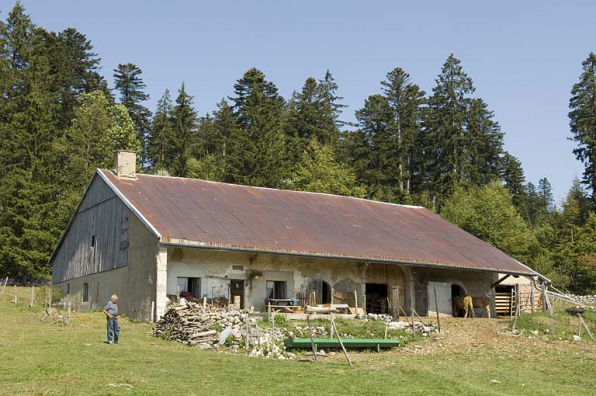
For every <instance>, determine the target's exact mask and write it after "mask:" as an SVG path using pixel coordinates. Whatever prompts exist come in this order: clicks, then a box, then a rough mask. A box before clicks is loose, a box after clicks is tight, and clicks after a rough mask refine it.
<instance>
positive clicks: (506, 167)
mask: <svg viewBox="0 0 596 396" xmlns="http://www.w3.org/2000/svg"><path fill="white" fill-rule="evenodd" d="M502 163H503V167H502V173H501V179H503V182H504V183H505V187H507V189H508V190H509V194H510V195H511V201H512V202H513V204H514V205H515V207H516V208H517V209H518V210H521V209H522V206H523V204H524V197H525V182H526V177H525V175H524V170H523V168H522V165H521V162H520V161H519V160H518V159H517V158H516V157H514V156H513V155H511V154H509V153H508V152H505V154H504V155H503V160H502Z"/></svg>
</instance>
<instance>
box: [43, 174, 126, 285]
mask: <svg viewBox="0 0 596 396" xmlns="http://www.w3.org/2000/svg"><path fill="white" fill-rule="evenodd" d="M130 216H131V213H130V210H129V209H128V207H127V206H126V205H125V204H124V203H123V202H122V201H121V200H120V199H119V198H118V197H117V196H116V194H115V193H114V192H113V191H112V190H111V189H110V188H109V187H108V186H107V185H106V183H105V182H104V181H103V180H102V179H101V178H100V177H97V176H96V177H94V179H93V182H92V184H91V186H90V187H89V189H88V190H87V193H86V195H85V197H84V198H83V201H82V202H81V205H80V206H79V208H78V210H77V212H76V214H75V217H74V219H73V223H72V224H71V226H70V229H69V230H68V231H67V234H66V235H65V237H64V240H63V241H62V244H61V246H60V247H59V250H58V252H57V253H56V256H55V259H54V262H53V281H54V283H59V282H64V281H66V280H69V279H74V278H79V277H82V276H85V275H90V274H95V273H98V272H103V271H109V270H112V269H115V268H120V267H124V266H126V265H127V264H128V250H129V249H128V243H129V242H128V238H129V219H130Z"/></svg>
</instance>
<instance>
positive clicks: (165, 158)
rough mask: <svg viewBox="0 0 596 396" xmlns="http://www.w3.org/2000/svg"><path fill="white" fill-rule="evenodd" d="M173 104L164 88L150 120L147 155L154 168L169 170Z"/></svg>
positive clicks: (171, 151) (168, 91) (172, 148)
mask: <svg viewBox="0 0 596 396" xmlns="http://www.w3.org/2000/svg"><path fill="white" fill-rule="evenodd" d="M173 112H174V106H173V104H172V99H171V97H170V90H169V89H166V91H165V92H164V94H163V96H162V97H161V98H160V99H159V101H158V102H157V109H156V111H155V115H154V116H153V120H152V122H151V128H150V136H149V145H148V156H149V161H150V162H151V164H152V166H153V168H154V169H155V170H169V169H170V168H171V167H172V164H173V158H174V151H175V141H176V139H175V136H174V121H173V116H174V114H173Z"/></svg>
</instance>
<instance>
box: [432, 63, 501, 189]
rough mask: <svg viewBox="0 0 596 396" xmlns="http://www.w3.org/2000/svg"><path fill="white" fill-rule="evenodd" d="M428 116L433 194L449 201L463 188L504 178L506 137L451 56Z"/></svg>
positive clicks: (468, 78)
mask: <svg viewBox="0 0 596 396" xmlns="http://www.w3.org/2000/svg"><path fill="white" fill-rule="evenodd" d="M436 82H437V86H436V87H435V88H433V94H432V95H431V97H430V98H429V108H428V111H427V113H426V114H427V116H426V117H425V124H426V125H425V126H426V130H425V134H426V136H425V142H426V145H427V146H426V147H425V155H426V156H427V157H428V158H431V161H430V162H429V164H428V167H427V169H426V172H427V174H428V175H429V176H430V180H429V181H430V184H429V186H428V188H429V190H431V191H432V192H433V194H438V195H439V198H444V197H446V196H448V195H449V194H450V192H451V191H452V190H453V188H454V187H455V186H456V185H458V184H460V183H464V184H469V185H484V184H486V183H489V182H490V181H491V180H494V179H496V178H498V177H499V173H500V170H501V163H500V159H501V155H502V147H503V134H502V133H501V131H500V127H499V125H498V123H496V122H495V121H494V120H493V112H492V111H489V110H488V106H487V105H486V103H484V101H482V99H479V98H472V97H471V95H472V94H473V93H474V91H475V88H474V85H473V83H472V79H471V78H470V77H468V75H467V74H466V73H465V72H464V71H463V68H462V66H461V62H460V61H459V59H457V58H455V57H454V56H453V55H450V56H449V57H448V58H447V61H446V62H445V64H444V65H443V68H442V70H441V74H440V75H439V77H438V78H437V80H436Z"/></svg>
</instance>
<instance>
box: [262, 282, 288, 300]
mask: <svg viewBox="0 0 596 396" xmlns="http://www.w3.org/2000/svg"><path fill="white" fill-rule="evenodd" d="M267 298H286V282H284V281H267Z"/></svg>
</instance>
